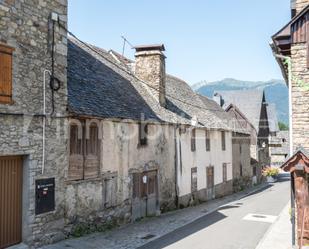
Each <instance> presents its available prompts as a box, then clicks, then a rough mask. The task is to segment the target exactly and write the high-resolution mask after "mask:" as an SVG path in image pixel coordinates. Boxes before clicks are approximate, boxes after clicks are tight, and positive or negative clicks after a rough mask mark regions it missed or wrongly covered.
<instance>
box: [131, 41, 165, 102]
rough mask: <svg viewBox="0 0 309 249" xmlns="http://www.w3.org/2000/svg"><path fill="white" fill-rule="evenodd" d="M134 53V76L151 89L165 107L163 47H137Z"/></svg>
mask: <svg viewBox="0 0 309 249" xmlns="http://www.w3.org/2000/svg"><path fill="white" fill-rule="evenodd" d="M135 51H136V53H135V75H136V76H137V77H138V78H139V79H141V80H143V81H145V82H146V83H147V84H148V85H149V86H150V87H151V91H152V93H153V95H154V96H155V98H156V100H157V101H158V102H159V103H160V105H161V106H163V107H165V104H166V96H165V80H166V79H165V58H166V57H165V55H164V54H163V51H165V48H164V45H163V44H161V45H145V46H137V47H135Z"/></svg>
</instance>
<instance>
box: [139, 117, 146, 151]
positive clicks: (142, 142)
mask: <svg viewBox="0 0 309 249" xmlns="http://www.w3.org/2000/svg"><path fill="white" fill-rule="evenodd" d="M138 130H139V132H138V134H139V145H140V146H145V145H147V144H148V141H147V135H148V124H146V123H140V124H139V128H138Z"/></svg>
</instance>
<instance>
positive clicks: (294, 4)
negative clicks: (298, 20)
mask: <svg viewBox="0 0 309 249" xmlns="http://www.w3.org/2000/svg"><path fill="white" fill-rule="evenodd" d="M308 4H309V2H308V0H291V10H292V17H294V16H295V15H297V14H299V13H300V12H301V11H302V10H303V9H304V8H305V7H307V5H308Z"/></svg>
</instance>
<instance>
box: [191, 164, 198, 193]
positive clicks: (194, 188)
mask: <svg viewBox="0 0 309 249" xmlns="http://www.w3.org/2000/svg"><path fill="white" fill-rule="evenodd" d="M196 191H197V167H194V168H191V193H194V192H196Z"/></svg>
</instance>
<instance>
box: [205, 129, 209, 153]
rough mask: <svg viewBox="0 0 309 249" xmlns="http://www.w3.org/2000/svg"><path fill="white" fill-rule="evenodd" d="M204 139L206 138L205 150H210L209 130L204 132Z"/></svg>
mask: <svg viewBox="0 0 309 249" xmlns="http://www.w3.org/2000/svg"><path fill="white" fill-rule="evenodd" d="M205 139H206V151H210V132H209V131H208V130H206V132H205Z"/></svg>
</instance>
